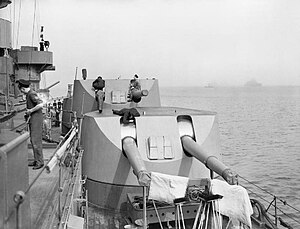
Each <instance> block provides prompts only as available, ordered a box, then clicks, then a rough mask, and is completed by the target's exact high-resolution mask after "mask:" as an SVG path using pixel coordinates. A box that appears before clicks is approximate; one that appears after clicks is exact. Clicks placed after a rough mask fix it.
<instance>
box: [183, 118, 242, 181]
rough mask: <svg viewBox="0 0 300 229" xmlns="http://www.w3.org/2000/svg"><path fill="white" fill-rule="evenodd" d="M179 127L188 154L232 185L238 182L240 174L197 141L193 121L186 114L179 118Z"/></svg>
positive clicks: (184, 148)
mask: <svg viewBox="0 0 300 229" xmlns="http://www.w3.org/2000/svg"><path fill="white" fill-rule="evenodd" d="M178 127H179V132H180V139H181V143H182V147H183V150H184V151H185V153H186V154H187V156H192V157H194V158H196V159H197V160H199V161H200V162H201V163H203V164H204V165H205V166H206V167H207V168H208V169H210V170H211V171H213V172H215V173H217V174H218V175H220V176H222V177H223V179H224V180H225V181H226V182H227V183H228V184H231V185H234V184H238V175H237V174H236V173H235V172H234V171H232V170H231V169H230V168H229V167H227V166H226V165H225V164H224V163H223V162H221V161H220V160H219V159H218V157H217V156H216V155H215V154H212V153H209V151H208V150H206V149H204V148H203V147H202V146H201V145H200V144H198V143H197V142H196V141H195V138H196V136H195V132H194V127H193V122H192V120H191V119H189V118H187V117H186V116H182V117H180V118H179V119H178Z"/></svg>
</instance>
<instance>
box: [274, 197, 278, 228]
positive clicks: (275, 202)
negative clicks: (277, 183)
mask: <svg viewBox="0 0 300 229" xmlns="http://www.w3.org/2000/svg"><path fill="white" fill-rule="evenodd" d="M276 200H277V198H276V196H274V205H275V225H276V226H277V201H276Z"/></svg>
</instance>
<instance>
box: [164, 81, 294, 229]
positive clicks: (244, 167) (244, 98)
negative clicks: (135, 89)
mask: <svg viewBox="0 0 300 229" xmlns="http://www.w3.org/2000/svg"><path fill="white" fill-rule="evenodd" d="M160 95H161V104H162V105H163V106H175V107H185V108H192V109H199V110H208V111H215V112H217V118H218V122H219V128H220V145H221V160H222V161H223V163H224V164H226V165H228V166H229V167H231V168H232V169H233V170H234V171H235V172H236V173H238V174H239V176H240V178H239V181H240V183H241V185H243V186H245V187H246V188H247V189H248V193H249V195H250V196H252V195H254V196H255V198H256V199H258V200H259V201H260V202H261V203H262V204H263V205H264V206H265V207H266V208H268V207H269V204H270V202H272V200H274V197H276V206H277V207H280V209H278V210H277V214H278V215H279V216H280V217H281V218H285V219H287V220H286V222H287V223H289V224H290V225H291V226H293V228H300V86H276V87H275V86H272V87H271V86H270V87H267V86H261V87H210V88H207V87H177V88H174V87H172V88H171V87H170V88H161V90H160ZM254 192H255V193H256V194H254ZM272 204H273V205H274V204H275V201H273V203H272ZM273 205H271V206H273ZM271 206H270V208H269V210H268V212H270V214H271V215H275V210H274V209H272V207H271ZM291 207H292V208H291ZM282 211H284V213H283V212H282ZM278 224H279V221H278ZM280 228H281V227H280Z"/></svg>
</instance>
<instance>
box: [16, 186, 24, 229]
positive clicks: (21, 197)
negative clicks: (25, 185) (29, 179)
mask: <svg viewBox="0 0 300 229" xmlns="http://www.w3.org/2000/svg"><path fill="white" fill-rule="evenodd" d="M24 199H25V193H24V192H23V191H17V192H16V194H15V195H14V202H15V203H16V229H20V228H21V227H20V222H21V220H20V218H21V216H20V205H21V204H22V203H23V202H24Z"/></svg>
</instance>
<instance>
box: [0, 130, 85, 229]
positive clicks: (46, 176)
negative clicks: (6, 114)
mask: <svg viewBox="0 0 300 229" xmlns="http://www.w3.org/2000/svg"><path fill="white" fill-rule="evenodd" d="M28 138H29V134H28V133H25V134H23V135H21V136H20V137H18V138H17V139H15V140H13V141H12V142H10V143H8V144H6V145H4V146H3V147H1V148H0V169H1V171H0V176H1V179H0V182H2V183H3V184H1V185H0V195H1V196H3V197H4V198H0V199H1V201H0V216H1V218H0V228H4V229H8V228H9V229H10V228H17V229H19V228H52V227H53V226H55V227H59V228H66V225H67V224H66V221H67V220H68V217H69V215H70V214H75V213H76V211H77V209H76V208H73V209H72V205H73V203H72V202H73V201H77V202H78V203H79V204H78V205H76V204H75V205H74V206H79V205H80V203H81V202H83V201H85V200H84V199H81V198H78V196H79V197H80V192H81V184H82V183H81V166H80V165H81V158H82V154H83V150H81V149H80V148H79V147H78V135H77V127H76V126H73V128H72V129H71V130H70V131H69V132H68V134H66V135H65V137H64V138H63V139H62V140H61V142H60V143H59V145H58V146H57V148H56V149H55V150H54V152H53V153H52V156H51V158H50V160H49V162H48V163H47V165H46V166H45V167H43V168H42V169H41V170H39V171H38V173H37V174H36V175H35V177H34V178H33V179H32V180H31V182H30V183H29V178H28V167H27V161H28V159H27V155H28V153H27V151H28V148H27V144H28V143H27V140H28ZM21 146H22V149H21V148H20V147H21ZM20 155H21V156H20ZM20 168H21V169H20ZM20 170H21V174H18V172H20ZM26 174H27V175H26ZM24 177H25V179H24ZM23 181H24V184H23V183H22V182H23ZM28 183H29V184H28ZM29 209H31V210H29Z"/></svg>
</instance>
